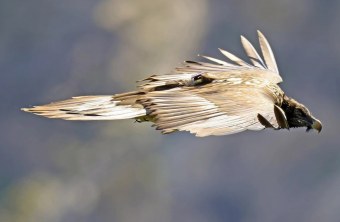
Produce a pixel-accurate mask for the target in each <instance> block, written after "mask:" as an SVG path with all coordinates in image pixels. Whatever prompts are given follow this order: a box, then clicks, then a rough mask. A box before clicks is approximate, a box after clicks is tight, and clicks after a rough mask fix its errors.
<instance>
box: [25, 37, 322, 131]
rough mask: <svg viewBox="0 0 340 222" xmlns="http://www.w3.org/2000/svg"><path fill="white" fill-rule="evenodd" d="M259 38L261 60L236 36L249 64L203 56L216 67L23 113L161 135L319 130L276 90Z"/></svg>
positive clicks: (189, 65) (271, 61)
mask: <svg viewBox="0 0 340 222" xmlns="http://www.w3.org/2000/svg"><path fill="white" fill-rule="evenodd" d="M258 34H259V41H260V46H261V51H262V55H263V59H264V61H263V60H262V58H261V56H260V55H259V54H258V53H257V52H256V50H255V49H254V47H253V46H252V45H251V44H250V43H249V41H248V40H247V39H245V38H244V37H243V36H242V37H241V41H242V44H243V47H244V48H245V51H246V53H247V55H248V57H249V58H250V60H251V62H252V65H251V64H248V63H246V62H244V61H243V60H241V59H239V58H237V57H236V56H234V55H233V54H230V53H229V52H226V51H224V50H221V49H220V51H221V52H222V53H223V54H224V55H225V56H226V57H228V58H229V59H230V60H231V61H232V62H233V63H229V62H225V61H222V60H218V59H214V58H211V57H206V56H204V57H205V58H206V59H208V60H211V61H213V62H214V63H216V64H212V63H205V62H192V61H187V62H186V63H185V64H184V65H183V66H182V67H179V68H176V69H175V70H174V71H173V72H172V73H169V74H165V75H154V76H150V77H149V78H147V79H145V80H143V81H142V84H141V85H139V87H138V89H137V90H136V91H133V92H128V93H122V94H116V95H113V96H112V95H108V96H80V97H73V98H72V99H69V100H64V101H60V102H55V103H51V104H47V105H43V106H36V107H33V108H24V109H23V110H24V111H27V112H32V113H34V114H37V115H42V116H45V117H49V118H62V119H66V120H116V119H136V120H137V121H139V122H143V121H151V122H154V125H155V126H156V128H157V129H159V130H162V132H163V133H170V132H173V131H190V132H191V133H194V134H196V135H197V136H209V135H227V134H232V133H237V132H241V131H244V130H261V129H264V128H274V129H281V128H286V129H289V128H291V127H307V130H309V129H312V128H314V129H316V130H318V131H319V132H320V131H321V122H320V121H319V120H317V119H315V118H314V117H313V116H312V115H311V114H310V112H309V111H308V109H307V108H306V107H305V106H304V105H302V104H300V103H298V102H296V101H295V100H294V99H291V98H289V97H288V96H286V95H285V93H284V92H283V91H282V89H281V88H280V87H279V86H278V84H279V83H280V82H282V78H281V76H280V74H279V72H278V68H277V65H276V61H275V58H274V56H273V52H272V50H271V48H270V46H269V43H268V42H267V40H266V38H265V37H264V36H263V34H262V33H261V32H258Z"/></svg>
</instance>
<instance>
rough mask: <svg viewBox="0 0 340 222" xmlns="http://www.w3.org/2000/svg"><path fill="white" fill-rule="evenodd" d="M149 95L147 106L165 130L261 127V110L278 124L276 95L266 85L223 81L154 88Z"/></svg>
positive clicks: (214, 131) (213, 132) (204, 133)
mask: <svg viewBox="0 0 340 222" xmlns="http://www.w3.org/2000/svg"><path fill="white" fill-rule="evenodd" d="M147 97H148V103H145V104H144V105H146V107H147V109H148V110H150V112H151V114H152V115H155V125H156V126H157V129H159V130H162V132H163V133H168V132H173V131H176V130H179V131H190V132H191V133H194V134H196V135H197V136H208V135H226V134H232V133H236V132H240V131H244V130H260V129H264V128H265V126H263V125H262V124H261V122H260V121H259V120H258V118H257V116H258V114H259V113H260V114H261V115H262V116H264V117H265V118H266V119H267V120H268V121H270V123H271V125H273V126H275V127H277V126H278V124H277V122H276V120H275V114H274V109H273V107H274V104H275V102H276V101H275V97H274V95H272V94H270V95H268V92H267V91H266V90H265V89H263V88H257V87H248V88H242V87H236V86H234V87H230V86H229V85H227V84H221V83H220V84H210V85H209V86H207V87H204V86H203V87H201V88H199V89H197V88H193V87H187V88H182V89H178V90H176V91H172V92H164V91H154V92H150V93H148V95H147ZM177 109H179V110H177Z"/></svg>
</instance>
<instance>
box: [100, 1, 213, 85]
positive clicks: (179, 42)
mask: <svg viewBox="0 0 340 222" xmlns="http://www.w3.org/2000/svg"><path fill="white" fill-rule="evenodd" d="M207 7H208V4H207V1H206V0H195V1H193V0H184V1H183V0H174V1H167V0H161V1H152V0H148V1H133V0H127V1H124V0H118V1H117V0H115V1H113V0H105V1H103V2H102V3H101V4H99V5H98V7H97V9H96V11H95V14H94V18H95V21H96V23H97V24H98V25H99V26H101V27H103V28H105V29H106V30H108V31H110V32H112V33H114V35H117V36H118V38H119V43H118V44H117V46H116V48H115V51H114V52H112V56H113V57H112V63H111V71H110V72H111V73H112V79H113V80H114V81H118V83H119V84H122V85H132V84H133V82H134V81H135V80H139V79H142V78H145V77H147V76H148V75H151V74H155V73H159V72H160V73H167V72H169V71H171V70H172V69H173V68H174V66H176V65H178V64H179V63H180V62H182V60H184V59H185V58H186V57H187V56H188V55H190V54H193V50H194V49H195V51H194V54H197V52H198V51H196V50H199V48H200V47H199V44H200V42H201V40H202V38H203V37H204V34H205V31H206V27H207V24H208V22H209V21H208V16H207V11H208V8H207ZM131 81H132V83H131Z"/></svg>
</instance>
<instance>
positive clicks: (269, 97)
mask: <svg viewBox="0 0 340 222" xmlns="http://www.w3.org/2000/svg"><path fill="white" fill-rule="evenodd" d="M258 36H259V42H260V47H261V51H262V55H263V58H261V56H260V55H259V53H257V51H256V50H255V48H254V47H253V46H252V44H251V43H250V42H249V41H248V40H247V39H246V38H245V37H243V36H241V42H242V44H243V47H244V49H245V52H246V54H247V55H248V57H249V59H250V61H251V63H252V64H249V63H247V62H245V61H243V60H242V59H240V58H238V57H237V56H235V55H233V54H231V53H229V52H227V51H225V50H222V49H220V51H221V53H222V54H223V55H225V56H226V57H227V58H228V59H229V60H230V62H226V61H222V60H219V59H215V58H211V57H208V56H203V57H204V58H206V59H208V60H210V61H212V62H213V63H206V62H192V61H189V62H186V64H185V65H184V66H183V67H179V68H177V69H176V70H175V71H174V72H173V73H171V74H167V75H155V76H151V77H149V78H148V79H146V80H147V81H148V82H147V83H145V84H144V85H141V86H140V87H141V89H144V90H146V91H149V92H148V93H147V94H146V98H147V99H146V100H145V101H142V103H143V105H145V106H146V108H147V109H148V111H149V112H150V113H151V115H153V116H155V118H154V119H155V125H156V127H157V129H160V130H162V132H163V133H169V132H173V131H176V130H179V131H190V132H191V133H194V134H196V135H197V136H209V135H227V134H232V133H237V132H241V131H244V130H261V129H263V128H265V127H274V128H282V127H285V125H284V123H285V122H284V118H285V117H284V116H282V113H281V112H279V111H278V108H276V106H275V104H280V103H281V102H282V97H283V92H282V90H281V89H280V88H279V86H278V85H277V84H278V83H280V82H282V78H281V76H280V74H279V72H278V68H277V65H276V62H275V58H274V56H273V52H272V50H271V48H270V46H269V43H268V41H267V40H266V38H265V37H264V35H263V34H262V33H261V32H259V31H258ZM199 78H201V81H196V79H199ZM177 86H180V87H177ZM159 89H161V90H159ZM275 108H276V109H275ZM275 110H276V112H275ZM278 120H279V121H278Z"/></svg>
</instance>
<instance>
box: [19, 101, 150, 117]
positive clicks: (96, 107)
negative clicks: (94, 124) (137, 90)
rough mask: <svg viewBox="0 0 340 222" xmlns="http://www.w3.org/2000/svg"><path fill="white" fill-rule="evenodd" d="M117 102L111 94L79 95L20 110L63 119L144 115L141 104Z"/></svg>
mask: <svg viewBox="0 0 340 222" xmlns="http://www.w3.org/2000/svg"><path fill="white" fill-rule="evenodd" d="M119 102H120V101H119V100H115V98H114V97H113V96H79V97H72V98H71V99H68V100H63V101H58V102H54V103H50V104H46V105H42V106H34V107H32V108H22V110H23V111H25V112H30V113H34V114H36V115H40V116H45V117H48V118H60V119H65V120H118V119H132V118H136V117H140V116H145V115H146V110H145V109H144V108H143V106H141V105H138V104H124V105H120V104H119Z"/></svg>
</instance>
